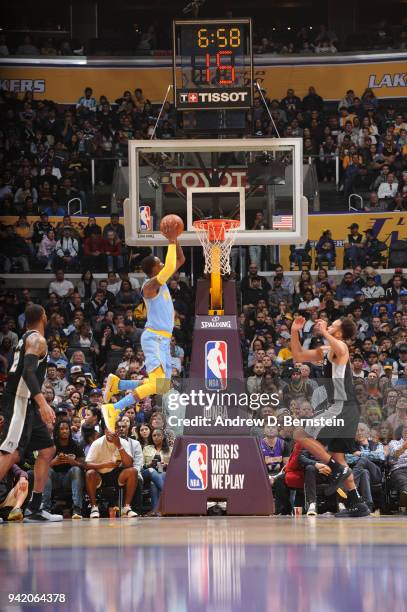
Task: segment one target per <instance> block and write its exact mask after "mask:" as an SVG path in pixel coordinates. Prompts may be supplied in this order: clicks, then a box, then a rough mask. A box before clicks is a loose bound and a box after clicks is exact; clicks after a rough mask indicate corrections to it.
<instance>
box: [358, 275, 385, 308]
mask: <svg viewBox="0 0 407 612" xmlns="http://www.w3.org/2000/svg"><path fill="white" fill-rule="evenodd" d="M362 293H363V294H364V295H365V297H366V299H367V300H369V301H370V302H371V303H373V302H376V301H377V300H380V299H382V298H384V297H385V293H384V289H383V287H382V286H381V285H378V284H377V283H376V279H375V277H374V276H368V277H367V278H366V287H362Z"/></svg>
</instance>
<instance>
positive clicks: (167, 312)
mask: <svg viewBox="0 0 407 612" xmlns="http://www.w3.org/2000/svg"><path fill="white" fill-rule="evenodd" d="M163 233H164V232H163ZM164 235H165V237H166V238H168V241H169V245H168V251H167V256H166V258H165V264H163V263H162V262H161V261H160V260H159V259H158V257H154V255H149V256H148V257H145V258H144V259H143V261H142V263H141V267H142V269H143V272H144V273H145V274H146V276H147V280H146V281H145V282H144V284H143V286H142V289H141V292H142V296H143V299H144V302H145V304H146V308H147V322H146V325H145V327H144V331H143V333H142V335H141V348H142V349H143V352H144V358H145V366H146V370H147V374H148V378H147V379H145V380H142V381H138V380H120V378H119V377H118V376H115V375H114V374H109V376H108V379H107V382H106V387H105V390H104V394H103V399H104V401H105V402H106V403H105V404H104V405H103V406H102V414H103V418H104V420H105V423H106V426H107V427H108V429H110V431H113V432H114V431H115V422H116V419H117V417H118V415H119V413H120V412H121V411H122V410H125V409H126V408H128V406H131V405H133V404H135V403H137V402H139V401H140V400H142V399H143V398H145V397H147V396H148V395H154V394H155V393H158V392H160V393H163V392H165V391H166V390H167V389H168V388H169V382H170V378H171V353H170V341H171V336H172V330H173V327H174V306H173V303H172V299H171V295H170V292H169V290H168V287H167V284H166V283H167V281H168V280H169V279H170V278H171V276H172V275H173V274H174V272H176V270H178V268H180V267H181V266H182V265H183V263H184V262H185V257H184V253H183V251H182V248H181V246H180V244H179V242H178V239H177V237H176V236H177V234H176V231H175V230H174V229H173V228H172V227H168V226H167V228H166V229H165V233H164ZM127 390H131V391H132V393H130V394H128V395H126V396H125V397H124V398H123V399H121V400H120V401H119V402H117V403H116V404H110V403H108V402H109V401H110V398H111V397H112V396H113V395H116V394H117V393H119V392H120V391H127Z"/></svg>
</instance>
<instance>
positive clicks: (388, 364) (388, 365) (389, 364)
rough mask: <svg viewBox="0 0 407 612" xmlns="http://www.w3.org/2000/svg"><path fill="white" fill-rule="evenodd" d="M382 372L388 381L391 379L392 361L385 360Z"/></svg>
mask: <svg viewBox="0 0 407 612" xmlns="http://www.w3.org/2000/svg"><path fill="white" fill-rule="evenodd" d="M383 372H384V375H385V376H386V377H387V378H389V379H390V380H391V379H392V378H393V359H385V361H384V362H383Z"/></svg>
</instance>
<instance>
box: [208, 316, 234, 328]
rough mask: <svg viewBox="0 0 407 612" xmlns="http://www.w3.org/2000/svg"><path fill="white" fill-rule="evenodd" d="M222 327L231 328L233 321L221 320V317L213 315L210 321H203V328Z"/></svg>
mask: <svg viewBox="0 0 407 612" xmlns="http://www.w3.org/2000/svg"><path fill="white" fill-rule="evenodd" d="M220 327H223V328H228V329H231V327H232V323H231V321H221V320H220V318H219V317H212V319H211V320H210V321H201V329H219V328H220Z"/></svg>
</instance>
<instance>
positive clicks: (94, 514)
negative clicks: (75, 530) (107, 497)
mask: <svg viewBox="0 0 407 612" xmlns="http://www.w3.org/2000/svg"><path fill="white" fill-rule="evenodd" d="M89 518H91V519H98V518H100V513H99V508H98V507H97V506H92V508H91V509H90V516H89Z"/></svg>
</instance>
